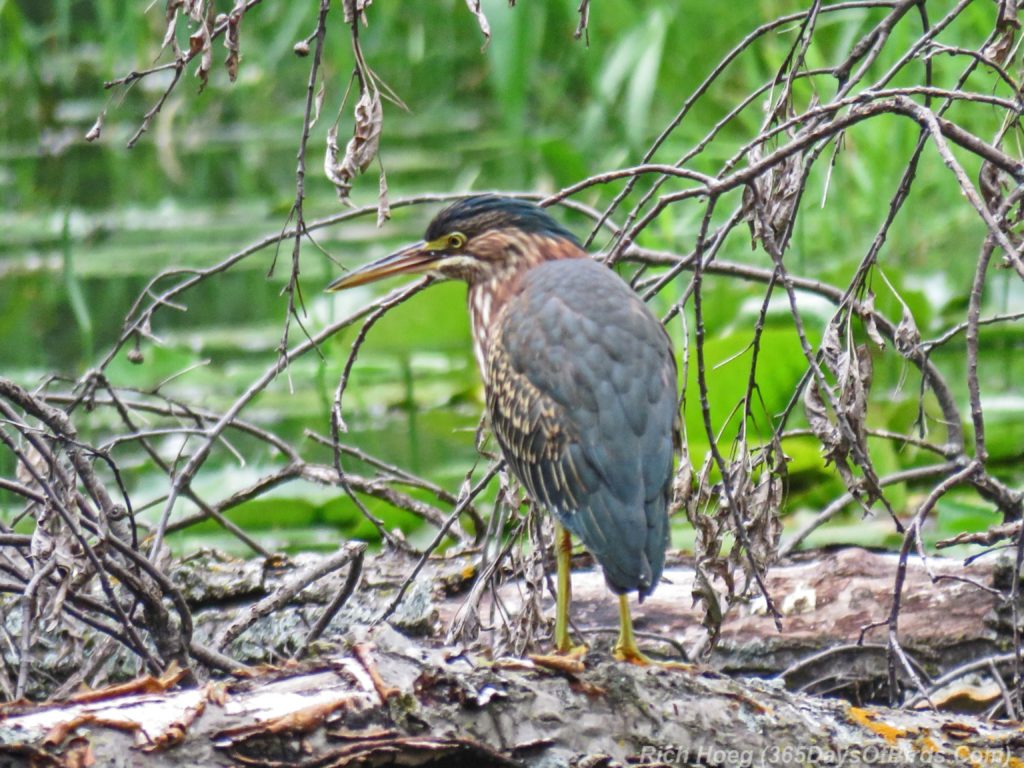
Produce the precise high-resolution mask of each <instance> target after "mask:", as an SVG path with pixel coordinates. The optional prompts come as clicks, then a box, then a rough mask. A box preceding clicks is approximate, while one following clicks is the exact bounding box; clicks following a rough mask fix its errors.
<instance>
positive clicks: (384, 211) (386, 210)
mask: <svg viewBox="0 0 1024 768" xmlns="http://www.w3.org/2000/svg"><path fill="white" fill-rule="evenodd" d="M390 218H391V203H390V202H389V201H388V177H387V176H386V175H385V174H384V166H381V168H380V182H379V187H378V190H377V226H378V227H381V226H383V225H384V222H385V221H387V220H388V219H390Z"/></svg>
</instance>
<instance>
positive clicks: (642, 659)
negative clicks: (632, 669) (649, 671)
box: [612, 643, 695, 672]
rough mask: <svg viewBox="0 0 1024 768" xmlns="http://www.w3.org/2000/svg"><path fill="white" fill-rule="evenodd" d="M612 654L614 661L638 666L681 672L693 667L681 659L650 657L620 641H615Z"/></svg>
mask: <svg viewBox="0 0 1024 768" xmlns="http://www.w3.org/2000/svg"><path fill="white" fill-rule="evenodd" d="M612 656H613V657H614V658H615V660H616V661H625V662H627V663H629V664H636V665H637V666H638V667H650V666H655V667H662V668H663V669H675V670H679V671H682V672H692V671H693V670H694V669H695V667H694V665H693V664H686V663H685V662H682V661H659V660H656V659H652V658H651V657H650V656H647V655H646V654H645V653H643V652H642V651H641V650H640V649H639V648H637V647H636V646H633V647H629V646H628V645H623V644H622V643H616V645H615V648H614V649H613V650H612Z"/></svg>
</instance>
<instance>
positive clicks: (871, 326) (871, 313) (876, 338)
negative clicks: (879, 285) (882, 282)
mask: <svg viewBox="0 0 1024 768" xmlns="http://www.w3.org/2000/svg"><path fill="white" fill-rule="evenodd" d="M861 307H862V309H863V318H864V329H865V330H866V331H867V332H868V338H869V339H871V340H872V341H873V342H875V344H876V345H877V346H878V348H879V349H885V339H884V338H882V334H881V333H879V332H878V323H877V322H876V320H875V294H874V293H870V292H869V293H868V295H867V298H865V299H864V300H863V301H862V302H861Z"/></svg>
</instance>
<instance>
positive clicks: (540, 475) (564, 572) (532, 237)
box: [328, 195, 679, 663]
mask: <svg viewBox="0 0 1024 768" xmlns="http://www.w3.org/2000/svg"><path fill="white" fill-rule="evenodd" d="M408 273H427V274H430V275H434V276H437V277H442V278H455V279H459V280H464V281H465V282H466V283H468V284H469V295H468V303H469V312H470V318H471V321H472V329H473V341H474V348H475V352H476V357H477V361H478V363H479V365H480V373H481V375H482V377H483V381H484V387H485V390H486V395H487V409H488V412H489V415H490V423H491V428H492V430H493V432H494V435H495V437H496V438H497V440H498V444H499V445H500V446H501V451H502V454H503V455H504V457H505V460H506V462H507V464H508V466H509V467H510V468H511V470H512V472H513V473H514V474H515V476H516V477H517V478H518V479H519V481H520V483H522V485H523V486H524V487H525V488H526V490H527V491H528V492H529V494H530V496H531V497H532V498H533V499H534V501H536V502H538V503H539V504H542V505H543V506H544V507H546V508H547V509H548V510H550V511H551V512H553V513H554V515H555V518H556V520H557V523H556V559H557V563H558V575H557V589H556V601H555V603H556V609H555V645H556V648H557V650H558V651H559V652H561V653H568V652H570V650H571V648H572V646H571V641H570V638H569V629H568V608H569V598H570V579H569V556H570V551H571V541H570V538H569V534H570V532H571V533H573V534H575V535H576V536H577V537H578V538H579V539H580V540H582V542H583V544H584V545H585V546H586V548H587V549H588V550H590V552H591V554H593V556H594V557H595V558H596V559H597V561H598V562H599V563H600V564H601V566H602V568H603V570H604V576H605V581H606V582H607V584H608V587H609V588H610V589H611V590H612V591H613V592H614V593H616V594H617V595H618V596H619V616H620V631H619V639H618V642H617V644H616V646H615V656H616V657H617V658H619V659H625V660H628V661H633V662H637V663H644V662H645V661H646V657H644V656H643V654H642V653H641V652H640V650H639V649H638V648H637V644H636V638H635V636H634V634H633V622H632V619H631V617H630V612H629V602H628V599H627V598H628V595H629V593H630V592H634V591H635V592H636V593H637V594H638V597H639V600H640V601H641V602H642V601H643V599H644V598H645V597H646V596H647V595H649V594H651V592H652V591H654V588H655V586H656V585H657V583H658V580H659V579H660V578H661V572H662V567H663V565H664V562H665V549H666V547H667V546H668V540H669V525H668V502H669V492H670V486H671V482H672V464H673V458H674V448H675V442H676V439H677V435H678V426H679V424H678V418H679V416H678V414H679V409H678V405H677V400H676V398H677V394H676V391H677V390H676V388H677V381H676V362H675V356H674V354H673V352H672V343H671V341H670V340H669V337H668V334H667V333H666V332H665V329H664V328H663V327H662V325H661V323H659V322H658V320H657V319H656V318H655V317H654V315H653V314H651V311H650V310H649V309H648V308H647V305H646V304H644V302H643V301H641V300H640V298H639V297H638V296H637V295H636V293H634V292H633V290H632V289H631V288H630V287H629V286H628V285H627V284H626V283H625V282H624V281H623V280H622V279H621V278H619V276H618V275H616V274H615V272H613V271H612V270H611V269H609V268H607V267H606V266H604V265H603V264H600V263H598V262H596V261H594V260H592V259H590V258H589V257H588V255H587V253H586V252H585V251H584V250H583V248H582V246H581V245H580V242H579V240H577V239H576V237H575V236H574V235H573V234H572V233H571V232H569V231H568V230H567V229H565V228H564V227H562V226H561V225H560V224H559V223H558V222H556V221H555V220H554V219H553V218H551V216H549V215H548V214H547V213H545V212H544V211H543V210H541V209H540V208H538V207H537V206H535V205H533V204H532V203H528V202H525V201H522V200H515V199H512V198H508V197H500V196H497V195H479V196H475V197H469V198H466V199H464V200H460V201H458V202H456V203H454V204H453V205H450V206H449V207H447V208H445V209H444V210H443V211H441V212H440V213H439V214H438V215H437V216H436V217H435V218H434V220H433V221H432V222H431V223H430V226H429V227H428V228H427V234H426V238H425V239H424V240H423V242H419V243H416V244H414V245H411V246H409V247H407V248H404V249H402V250H400V251H398V252H397V253H394V254H392V255H390V256H386V257H384V258H383V259H380V260H378V261H375V262H373V263H371V264H368V265H366V266H364V267H362V268H360V269H358V270H355V271H353V272H350V273H349V274H347V275H344V276H343V277H340V278H339V279H337V280H335V281H334V282H333V283H331V284H330V285H329V286H328V290H331V291H337V290H341V289H344V288H350V287H352V286H356V285H362V284H364V283H368V282H371V281H374V280H379V279H381V278H384V277H389V276H391V275H399V274H408ZM559 524H560V525H559Z"/></svg>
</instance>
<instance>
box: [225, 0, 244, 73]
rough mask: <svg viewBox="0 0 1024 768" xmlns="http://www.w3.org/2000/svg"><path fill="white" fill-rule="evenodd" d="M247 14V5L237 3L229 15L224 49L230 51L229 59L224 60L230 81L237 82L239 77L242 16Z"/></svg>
mask: <svg viewBox="0 0 1024 768" xmlns="http://www.w3.org/2000/svg"><path fill="white" fill-rule="evenodd" d="M244 13H245V3H244V2H236V3H235V7H234V8H232V9H231V13H229V14H228V15H227V18H226V21H227V28H226V29H225V30H224V47H225V48H227V49H228V55H227V58H226V59H224V66H225V67H226V68H227V70H228V79H230V80H231V82H232V83H233V82H235V79H236V78H237V77H238V62H239V61H240V60H241V49H240V34H241V28H242V16H243V15H244Z"/></svg>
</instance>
